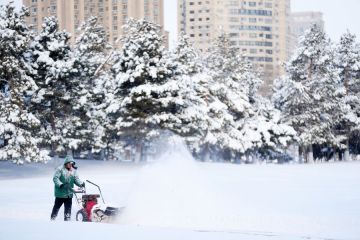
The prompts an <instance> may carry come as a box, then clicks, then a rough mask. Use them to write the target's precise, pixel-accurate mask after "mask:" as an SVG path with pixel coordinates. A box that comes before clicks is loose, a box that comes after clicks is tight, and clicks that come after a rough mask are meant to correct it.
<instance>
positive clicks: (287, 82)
mask: <svg viewBox="0 0 360 240" xmlns="http://www.w3.org/2000/svg"><path fill="white" fill-rule="evenodd" d="M277 86H278V88H277V93H276V96H275V102H276V105H277V107H279V108H280V109H281V110H282V112H283V115H284V119H285V122H286V123H288V124H290V125H291V126H292V127H293V128H294V129H295V130H296V132H297V133H298V136H299V141H300V145H301V147H302V148H303V149H304V150H305V152H308V153H309V154H308V156H307V160H308V162H312V161H313V153H312V152H313V151H312V145H313V144H330V145H336V144H338V139H337V138H336V136H335V134H334V131H333V130H334V126H335V125H336V123H337V122H338V121H339V114H338V113H339V111H340V110H339V109H340V106H339V103H338V102H337V100H336V99H337V97H336V95H337V89H338V86H339V79H338V75H337V71H336V69H335V63H334V53H333V49H332V45H331V42H330V40H329V39H328V38H327V37H326V35H325V33H324V32H323V31H322V30H321V29H319V28H318V27H316V26H314V27H312V28H311V29H310V30H309V31H308V32H307V33H306V34H305V36H304V37H303V38H302V40H301V41H300V47H299V49H297V52H296V53H295V55H294V56H293V58H292V59H291V60H290V62H289V63H288V65H287V77H284V78H283V80H282V82H278V83H277Z"/></svg>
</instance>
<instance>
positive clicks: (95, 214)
mask: <svg viewBox="0 0 360 240" xmlns="http://www.w3.org/2000/svg"><path fill="white" fill-rule="evenodd" d="M86 181H87V182H88V183H90V184H92V185H94V186H96V187H97V188H98V189H99V192H100V194H86V189H85V188H83V189H80V190H78V191H74V193H75V196H76V200H77V202H78V204H79V205H80V206H81V207H82V208H81V209H80V210H79V211H78V212H77V213H76V221H82V222H107V223H110V222H113V221H114V220H115V219H116V217H117V216H118V214H119V212H120V210H121V209H122V208H118V207H113V206H109V205H107V204H105V201H104V198H103V196H102V193H101V189H100V187H99V186H98V185H96V184H95V183H93V182H90V181H89V180H86ZM77 194H81V196H79V195H77ZM100 197H101V198H102V202H103V203H98V198H100Z"/></svg>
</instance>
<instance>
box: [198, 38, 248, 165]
mask: <svg viewBox="0 0 360 240" xmlns="http://www.w3.org/2000/svg"><path fill="white" fill-rule="evenodd" d="M205 62H206V66H207V68H208V70H209V71H210V74H211V77H212V82H211V83H210V84H209V91H210V93H211V96H212V99H211V100H210V102H209V103H208V104H209V117H210V119H211V121H212V123H211V124H210V125H209V131H208V133H207V136H206V137H205V138H204V141H203V144H204V148H205V151H206V152H209V150H211V149H216V151H218V152H219V153H220V154H221V155H222V156H223V157H224V158H225V159H226V160H229V161H233V160H234V159H235V158H239V156H240V155H241V154H244V153H245V152H246V150H247V149H248V148H251V146H247V145H244V141H243V139H242V138H241V133H240V131H239V129H238V124H237V122H239V121H240V120H242V119H245V118H248V117H250V116H252V115H253V114H254V111H253V109H252V106H251V103H250V99H249V96H248V93H249V92H248V87H247V86H245V85H246V84H245V83H244V82H243V80H244V79H243V69H242V66H243V59H242V57H241V55H240V54H239V50H238V49H237V48H234V47H232V46H230V43H229V38H228V36H226V34H221V35H220V36H219V37H218V39H217V40H216V41H215V42H214V44H213V47H212V49H210V51H209V53H208V55H207V56H206V59H205Z"/></svg>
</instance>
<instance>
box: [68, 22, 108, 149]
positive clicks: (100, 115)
mask: <svg viewBox="0 0 360 240" xmlns="http://www.w3.org/2000/svg"><path fill="white" fill-rule="evenodd" d="M97 22H98V21H97V18H96V17H91V18H89V19H88V20H87V21H86V22H85V23H84V24H83V25H82V26H81V29H80V31H81V34H80V35H79V37H78V38H77V39H76V43H75V47H74V50H73V51H74V54H73V55H74V56H73V60H74V68H75V69H76V71H75V74H73V75H72V76H71V79H72V81H71V82H72V86H73V87H72V88H71V90H70V91H71V98H72V99H76V101H73V102H72V114H71V122H73V124H71V127H72V128H70V129H69V132H71V135H72V136H73V138H74V139H78V140H80V142H79V145H80V146H74V147H75V148H80V149H91V150H92V151H93V152H99V151H100V150H102V149H105V148H106V142H107V140H106V138H107V132H106V127H107V124H106V123H107V119H106V113H105V108H106V106H107V105H106V94H107V90H108V88H109V86H108V84H109V82H110V80H109V78H110V76H109V73H108V72H109V71H108V69H106V68H102V69H101V70H100V71H98V72H97V69H99V67H100V66H102V64H103V63H104V62H105V61H106V58H107V54H108V50H109V48H110V46H109V43H108V42H107V39H106V31H105V29H104V28H103V27H102V26H100V25H98V23H97Z"/></svg>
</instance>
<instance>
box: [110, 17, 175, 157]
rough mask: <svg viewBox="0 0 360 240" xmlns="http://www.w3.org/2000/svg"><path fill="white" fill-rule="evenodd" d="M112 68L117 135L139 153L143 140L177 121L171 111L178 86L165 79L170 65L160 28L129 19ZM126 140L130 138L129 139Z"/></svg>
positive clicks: (167, 78)
mask: <svg viewBox="0 0 360 240" xmlns="http://www.w3.org/2000/svg"><path fill="white" fill-rule="evenodd" d="M124 30H125V33H126V36H125V37H124V39H123V42H122V43H123V47H122V49H121V50H120V54H119V55H117V57H115V64H114V66H113V68H112V71H113V74H114V78H115V83H114V88H115V89H114V92H113V93H114V95H113V99H111V101H112V104H111V105H110V107H109V108H110V110H108V112H110V113H111V115H112V118H113V119H114V122H115V131H116V132H117V135H118V137H121V138H122V139H123V140H124V139H131V141H133V142H135V144H136V145H137V152H138V153H141V152H142V151H143V150H142V149H143V144H144V142H145V141H147V140H150V139H152V138H153V137H156V136H158V134H159V132H158V130H159V129H160V128H163V127H166V125H169V124H171V123H174V122H177V121H178V119H176V117H175V115H174V113H175V112H176V111H177V109H176V105H177V104H176V102H175V101H174V100H175V99H176V98H177V97H178V90H179V86H177V85H176V83H175V82H174V81H169V80H170V79H171V78H172V76H173V75H174V66H173V64H172V63H171V62H170V61H169V59H170V58H168V57H166V53H165V51H164V47H163V46H162V45H163V41H162V37H161V36H160V27H159V26H157V25H155V24H153V23H150V22H147V21H145V20H132V19H130V20H129V21H128V23H127V25H126V26H125V28H124ZM129 141H130V140H129Z"/></svg>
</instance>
